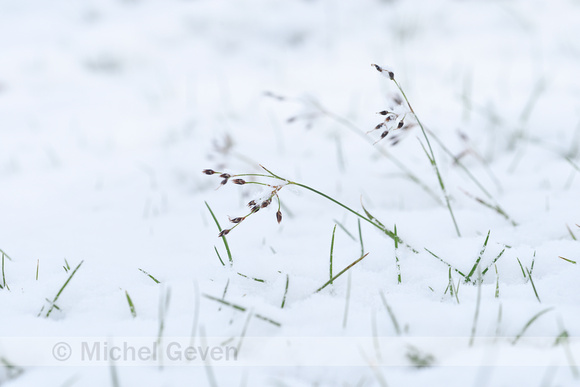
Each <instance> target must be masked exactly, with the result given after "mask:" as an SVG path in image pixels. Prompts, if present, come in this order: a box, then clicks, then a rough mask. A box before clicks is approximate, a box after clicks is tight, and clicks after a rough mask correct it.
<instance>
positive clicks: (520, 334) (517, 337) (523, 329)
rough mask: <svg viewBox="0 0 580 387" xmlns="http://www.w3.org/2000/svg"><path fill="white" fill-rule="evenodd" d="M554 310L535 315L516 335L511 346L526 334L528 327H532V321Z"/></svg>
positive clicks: (542, 311) (547, 309)
mask: <svg viewBox="0 0 580 387" xmlns="http://www.w3.org/2000/svg"><path fill="white" fill-rule="evenodd" d="M552 309H554V308H546V309H544V310H541V311H540V312H538V313H536V314H535V315H534V316H533V317H532V318H531V319H530V320H529V321H528V322H527V323H526V325H524V327H523V328H522V330H521V331H520V333H518V334H517V335H516V337H515V339H514V341H512V345H515V344H516V343H517V342H518V340H519V339H520V338H521V337H522V336H523V334H524V333H526V330H527V329H528V328H529V327H530V325H532V324H533V323H534V321H536V320H537V319H538V318H539V317H540V316H542V315H543V314H545V313H548V312H549V311H551V310H552Z"/></svg>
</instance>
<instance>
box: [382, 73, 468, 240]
mask: <svg viewBox="0 0 580 387" xmlns="http://www.w3.org/2000/svg"><path fill="white" fill-rule="evenodd" d="M393 82H395V85H397V88H398V89H399V91H400V92H401V94H403V98H405V101H406V102H407V106H409V110H410V111H411V113H413V116H414V117H415V119H416V120H417V123H418V124H419V127H420V128H421V132H422V133H423V137H425V142H426V143H427V147H428V148H429V153H430V155H429V161H430V162H431V165H432V166H433V168H434V169H435V173H436V174H437V179H438V180H439V186H440V187H441V191H442V192H443V196H444V197H445V203H446V205H447V208H448V209H449V214H450V215H451V219H452V220H453V225H454V226H455V231H457V236H458V237H461V232H460V231H459V227H458V226H457V221H456V220H455V215H454V214H453V209H452V208H451V203H450V202H449V194H448V193H447V190H446V188H445V183H444V182H443V178H442V177H441V173H440V172H439V166H438V165H437V161H435V154H434V153H433V148H432V147H431V142H430V141H429V137H427V132H426V131H425V128H424V127H423V124H422V123H421V120H420V119H419V117H418V116H417V115H416V114H415V111H414V110H413V107H412V106H411V104H410V103H409V99H408V98H407V96H406V95H405V92H404V91H403V88H402V87H401V86H400V85H399V83H398V82H397V81H396V80H395V78H393Z"/></svg>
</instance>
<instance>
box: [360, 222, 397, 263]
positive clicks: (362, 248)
mask: <svg viewBox="0 0 580 387" xmlns="http://www.w3.org/2000/svg"><path fill="white" fill-rule="evenodd" d="M357 222H358V239H359V241H360V255H363V254H364V253H365V244H364V242H363V236H362V228H361V227H360V218H359V219H357ZM395 240H396V238H395Z"/></svg>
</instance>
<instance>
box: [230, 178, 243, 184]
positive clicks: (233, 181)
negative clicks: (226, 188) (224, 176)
mask: <svg viewBox="0 0 580 387" xmlns="http://www.w3.org/2000/svg"><path fill="white" fill-rule="evenodd" d="M232 183H234V184H237V185H244V184H246V181H245V180H244V179H234V180H232Z"/></svg>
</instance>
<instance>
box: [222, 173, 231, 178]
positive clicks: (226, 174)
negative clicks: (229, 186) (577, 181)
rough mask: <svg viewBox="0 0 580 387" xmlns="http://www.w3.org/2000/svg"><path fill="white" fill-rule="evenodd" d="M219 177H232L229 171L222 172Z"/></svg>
mask: <svg viewBox="0 0 580 387" xmlns="http://www.w3.org/2000/svg"><path fill="white" fill-rule="evenodd" d="M220 177H223V178H224V179H229V178H230V177H232V175H230V174H229V173H222V174H221V175H220Z"/></svg>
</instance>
